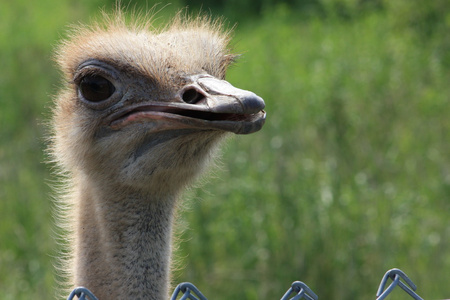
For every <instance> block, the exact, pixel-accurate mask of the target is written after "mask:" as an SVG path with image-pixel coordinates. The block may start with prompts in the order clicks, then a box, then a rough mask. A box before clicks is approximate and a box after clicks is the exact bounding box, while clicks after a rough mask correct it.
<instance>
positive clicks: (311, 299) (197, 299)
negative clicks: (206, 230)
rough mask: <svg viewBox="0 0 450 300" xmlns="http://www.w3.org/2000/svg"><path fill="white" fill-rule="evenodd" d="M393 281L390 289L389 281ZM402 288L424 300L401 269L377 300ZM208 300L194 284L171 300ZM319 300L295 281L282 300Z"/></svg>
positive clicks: (85, 299)
mask: <svg viewBox="0 0 450 300" xmlns="http://www.w3.org/2000/svg"><path fill="white" fill-rule="evenodd" d="M389 280H392V282H391V283H390V284H389V286H388V287H386V285H387V284H388V281H389ZM397 286H398V287H400V288H401V289H402V290H403V291H405V292H406V293H407V294H408V295H410V296H411V297H412V298H413V299H416V300H423V298H422V297H420V296H419V295H417V294H416V292H415V291H416V289H417V287H416V285H415V284H414V283H413V282H412V281H411V279H409V278H408V276H406V274H405V273H404V272H403V271H402V270H399V269H391V270H389V271H387V272H386V274H384V276H383V278H382V279H381V283H380V285H379V287H378V291H377V293H376V300H383V299H385V298H386V297H387V296H388V295H389V294H390V293H391V292H392V291H393V290H394V288H395V287H397ZM75 299H79V300H98V299H97V297H95V296H94V294H93V293H91V292H90V291H89V290H88V289H87V288H84V287H78V288H76V289H74V290H73V291H72V292H71V293H70V295H69V297H68V298H67V300H75ZM177 299H178V300H186V299H191V300H207V298H206V297H205V296H204V295H203V294H202V293H201V292H200V291H199V289H197V288H196V287H195V286H194V285H193V284H192V283H188V282H185V283H181V284H179V285H178V286H177V287H176V288H175V290H174V292H173V294H172V297H171V298H170V300H177ZM301 299H306V300H317V299H319V297H318V296H317V295H316V294H315V293H314V292H313V291H312V290H311V289H310V288H309V287H308V286H307V285H306V284H305V283H303V282H301V281H295V282H293V283H292V285H291V287H290V288H289V289H288V290H287V292H286V293H285V294H284V295H283V297H282V298H281V300H301Z"/></svg>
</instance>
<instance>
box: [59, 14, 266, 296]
mask: <svg viewBox="0 0 450 300" xmlns="http://www.w3.org/2000/svg"><path fill="white" fill-rule="evenodd" d="M138 22H139V21H137V23H138ZM150 27H151V25H149V24H147V25H145V24H144V25H126V24H125V21H124V18H123V16H122V15H121V13H118V14H117V15H116V16H114V17H107V16H106V22H105V24H103V25H94V26H91V27H82V28H77V29H76V30H75V31H74V33H73V34H72V36H71V38H70V39H69V40H68V41H66V42H65V43H63V45H62V46H61V47H60V48H59V51H58V56H57V57H58V63H59V64H60V66H61V68H62V70H63V73H64V76H65V79H66V82H67V84H66V85H65V87H64V88H63V90H62V91H61V92H60V94H59V95H58V97H57V98H56V101H55V108H54V112H53V113H54V117H53V143H52V149H51V150H52V153H53V155H54V157H55V160H56V161H57V162H58V163H59V165H60V167H61V169H62V170H64V171H66V172H67V175H68V176H67V177H68V180H69V182H70V183H71V187H72V188H71V193H69V194H68V195H66V197H64V198H63V199H65V200H66V201H64V202H62V205H63V207H64V208H66V209H63V211H64V212H70V214H71V215H70V217H69V215H68V213H67V215H66V218H64V219H63V220H62V221H68V222H67V223H69V224H68V225H66V224H63V226H64V227H65V228H68V229H69V232H71V233H72V238H73V243H71V245H70V246H69V247H70V248H71V249H70V250H69V253H70V258H71V260H70V261H69V263H70V264H71V266H70V267H68V268H67V269H69V270H65V271H67V273H68V277H72V280H71V281H72V282H71V284H72V285H73V286H74V285H84V286H87V287H88V288H90V289H92V291H93V292H94V293H95V294H96V295H98V297H100V299H107V298H108V297H109V292H110V291H111V290H116V296H117V298H129V299H144V298H145V299H163V298H165V297H166V296H167V290H168V285H169V283H168V282H169V281H170V275H169V267H168V266H169V265H170V253H171V227H172V225H171V224H172V220H173V215H174V208H175V203H176V199H177V198H178V197H177V196H178V194H179V192H180V190H181V189H182V188H183V187H184V186H186V184H188V183H189V182H190V181H192V180H193V179H194V178H195V177H196V175H198V174H199V173H200V172H201V170H202V169H203V167H204V166H205V165H206V163H207V162H208V161H209V160H210V158H211V153H212V152H213V150H214V148H215V146H216V145H217V143H218V141H220V140H221V138H223V137H224V136H225V135H226V134H227V133H230V132H233V133H237V134H247V133H252V132H255V131H257V130H259V129H261V127H262V126H263V124H264V120H265V112H264V111H263V109H264V101H263V100H262V99H261V98H260V97H258V96H256V95H255V94H253V93H252V92H249V91H245V90H241V89H238V88H235V87H233V86H232V85H231V84H230V83H228V82H226V81H225V80H224V78H225V73H226V70H227V68H228V67H229V65H230V64H231V63H232V62H233V60H234V57H235V56H234V55H233V54H231V53H230V49H229V46H228V44H229V35H228V34H227V33H226V32H224V31H223V30H222V29H221V26H220V24H219V23H217V22H212V21H210V20H208V19H207V18H201V17H200V18H197V19H193V20H189V19H187V18H184V19H183V18H181V17H178V18H176V19H175V21H174V22H173V23H172V24H171V25H169V26H168V27H166V28H165V29H163V30H160V31H156V30H150ZM67 205H68V206H67ZM72 208H73V210H72ZM73 216H75V217H73ZM149 295H152V296H149Z"/></svg>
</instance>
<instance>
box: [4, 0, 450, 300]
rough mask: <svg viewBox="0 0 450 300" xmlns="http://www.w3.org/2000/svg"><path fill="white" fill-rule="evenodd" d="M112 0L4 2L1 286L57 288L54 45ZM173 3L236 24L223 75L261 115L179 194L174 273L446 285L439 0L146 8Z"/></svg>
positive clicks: (214, 290)
mask: <svg viewBox="0 0 450 300" xmlns="http://www.w3.org/2000/svg"><path fill="white" fill-rule="evenodd" d="M123 3H124V5H125V6H129V7H131V8H133V7H136V8H142V9H149V8H151V7H152V6H153V3H152V2H150V1H148V2H146V1H133V2H131V3H130V4H128V2H125V1H124V2H123ZM113 4H114V1H111V0H110V1H106V0H105V1H100V0H95V1H88V0H83V1H70V0H60V1H56V0H53V1H52V0H40V1H36V2H30V1H25V0H17V1H8V0H0V32H1V34H0V51H1V52H0V53H1V58H0V69H1V72H0V292H1V299H31V298H32V299H48V298H53V297H54V295H55V293H54V289H55V286H56V284H55V281H56V279H55V276H54V275H53V274H54V269H53V266H52V262H53V261H54V258H53V257H54V256H56V255H58V252H57V248H58V246H57V243H56V242H55V239H54V227H53V225H52V223H53V219H52V217H51V211H52V200H51V191H50V189H49V187H48V183H49V182H51V181H52V180H55V178H53V177H52V176H51V175H50V170H49V169H50V168H49V166H46V165H45V164H43V161H45V157H44V154H43V149H44V148H45V144H44V136H45V126H44V124H45V122H46V120H47V119H48V117H49V109H50V107H51V100H50V99H51V96H52V95H53V94H55V93H56V91H57V87H58V84H59V82H60V79H59V78H58V72H57V70H56V68H55V65H54V63H53V62H52V60H51V55H52V49H53V48H54V46H55V45H56V44H57V42H58V40H60V39H61V38H62V37H64V35H65V32H66V29H67V25H68V24H70V23H76V22H79V21H88V20H89V18H91V17H93V16H98V12H99V7H105V8H106V9H107V10H109V8H110V7H112V6H113ZM186 5H189V7H190V10H191V11H196V10H198V9H202V10H203V11H207V12H209V11H210V12H211V13H212V14H213V15H225V16H226V17H227V19H228V20H229V22H230V26H231V25H233V24H234V23H235V22H236V23H238V26H237V29H236V33H235V39H234V42H235V45H236V50H237V51H239V52H242V53H244V55H243V57H242V59H241V60H240V62H239V63H238V65H237V66H236V67H234V68H232V69H231V70H230V72H229V74H228V79H229V81H231V82H232V83H233V84H234V85H236V86H238V87H241V88H245V89H248V90H252V91H255V92H256V93H258V94H259V95H260V96H262V97H263V98H264V99H265V100H266V104H267V112H268V119H267V123H266V125H265V127H264V128H263V130H262V131H261V132H260V133H257V134H254V135H251V136H239V137H235V138H233V139H231V140H230V141H229V142H228V143H227V145H226V146H225V150H224V151H223V158H222V162H223V163H222V167H221V168H220V169H218V170H216V171H215V173H214V174H215V175H216V176H214V178H213V179H211V180H209V181H208V183H206V184H204V185H202V186H201V187H200V188H197V189H193V190H192V191H190V192H189V195H188V197H189V198H190V199H191V200H190V201H189V202H190V205H189V206H190V208H189V209H188V210H187V211H186V213H184V214H183V220H182V221H183V222H184V223H185V225H186V226H188V230H186V231H185V233H184V234H183V236H182V240H183V242H182V243H181V245H180V249H179V250H178V256H179V257H180V258H181V259H182V261H181V265H182V268H181V270H180V271H178V272H177V276H176V280H177V282H181V281H191V282H193V283H194V284H196V285H197V286H198V287H199V288H200V289H201V290H202V291H203V292H204V294H205V295H207V296H209V298H211V299H276V298H277V297H278V298H280V297H281V295H282V294H283V292H284V291H285V290H286V289H287V288H288V287H289V285H290V283H291V282H292V281H294V280H302V281H304V282H306V283H307V284H308V285H309V286H310V287H311V288H312V289H313V290H314V291H316V292H317V293H318V294H319V296H320V299H336V300H337V299H363V298H366V299H370V298H373V297H374V294H375V292H376V289H377V287H378V284H379V281H380V279H381V276H382V275H383V274H384V272H385V271H386V270H388V269H390V268H392V267H398V268H401V269H402V270H404V271H405V272H406V273H407V274H408V275H409V276H410V278H411V279H412V280H413V281H414V282H415V283H416V284H417V285H418V287H419V290H418V292H419V294H420V295H422V296H423V297H424V298H426V299H442V298H445V297H449V296H450V288H449V285H448V282H449V279H450V226H449V213H450V162H449V160H450V156H449V153H450V144H449V131H450V117H449V111H450V101H449V98H450V85H449V82H450V35H449V34H448V32H449V29H450V2H449V1H446V0H434V1H420V0H396V1H388V0H374V1H369V0H286V1H276V0H261V1H257V0H247V1H237V0H232V1H224V0H220V1H217V0H216V1H200V0H195V1H175V3H174V4H172V5H169V6H167V7H166V8H164V9H163V10H162V12H160V13H159V14H160V15H161V18H160V19H158V21H161V22H162V21H164V20H167V16H168V15H173V13H174V11H176V10H177V9H178V8H180V7H185V6H186ZM160 6H163V5H160ZM395 299H407V297H406V295H403V293H401V292H396V293H395Z"/></svg>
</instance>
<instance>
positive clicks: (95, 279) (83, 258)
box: [74, 182, 176, 300]
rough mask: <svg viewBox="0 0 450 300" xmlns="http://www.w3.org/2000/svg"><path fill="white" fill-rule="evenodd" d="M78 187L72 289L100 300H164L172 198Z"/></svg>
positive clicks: (86, 184)
mask: <svg viewBox="0 0 450 300" xmlns="http://www.w3.org/2000/svg"><path fill="white" fill-rule="evenodd" d="M82 186H83V188H82V189H80V190H79V191H78V192H79V194H78V195H79V197H78V198H79V199H78V202H77V206H78V213H77V216H78V217H77V224H76V230H75V232H76V237H75V252H74V254H75V255H74V256H75V257H74V263H75V274H74V275H75V284H76V285H77V286H85V287H87V288H89V289H90V290H91V291H92V292H93V293H94V294H95V295H96V296H97V297H98V298H99V299H100V300H102V299H154V300H161V299H167V297H168V285H169V268H170V256H171V235H172V234H171V233H172V232H171V231H172V229H171V226H172V220H173V213H174V206H175V205H174V204H175V199H176V197H175V195H171V196H169V197H167V198H165V199H161V198H160V197H157V196H155V195H152V193H146V194H145V195H144V194H143V193H138V192H136V191H123V190H118V189H117V188H110V189H108V188H107V187H105V186H102V187H101V188H94V185H93V184H89V182H84V184H83V185H82ZM96 186H97V185H96ZM98 186H100V185H98Z"/></svg>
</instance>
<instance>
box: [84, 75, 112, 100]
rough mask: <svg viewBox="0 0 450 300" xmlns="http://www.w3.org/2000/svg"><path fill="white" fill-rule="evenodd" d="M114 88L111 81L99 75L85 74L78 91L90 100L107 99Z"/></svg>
mask: <svg viewBox="0 0 450 300" xmlns="http://www.w3.org/2000/svg"><path fill="white" fill-rule="evenodd" d="M115 90H116V89H115V88H114V86H113V85H112V83H111V82H110V81H109V80H108V79H105V78H103V77H101V76H97V75H93V76H86V77H84V78H83V79H82V80H81V82H80V91H81V94H82V95H83V97H84V98H85V99H86V100H88V101H92V102H99V101H103V100H106V99H108V98H109V97H110V96H111V95H112V94H113V93H114V91H115Z"/></svg>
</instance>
